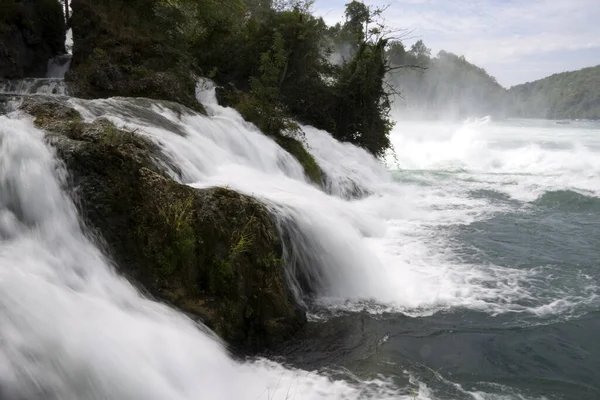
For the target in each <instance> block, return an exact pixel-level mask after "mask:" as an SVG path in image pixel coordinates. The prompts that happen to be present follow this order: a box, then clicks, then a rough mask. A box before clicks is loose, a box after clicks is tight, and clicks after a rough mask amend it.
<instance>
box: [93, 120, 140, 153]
mask: <svg viewBox="0 0 600 400" xmlns="http://www.w3.org/2000/svg"><path fill="white" fill-rule="evenodd" d="M103 133H104V135H103V136H102V144H103V145H104V146H107V147H118V146H120V145H123V144H127V143H134V142H135V139H136V135H137V129H133V130H128V129H119V128H117V127H116V126H115V124H113V123H112V122H107V123H106V124H105V126H104V132H103Z"/></svg>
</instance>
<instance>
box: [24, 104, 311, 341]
mask: <svg viewBox="0 0 600 400" xmlns="http://www.w3.org/2000/svg"><path fill="white" fill-rule="evenodd" d="M60 101H61V100H53V99H50V98H43V97H35V98H34V97H31V98H25V99H24V101H23V104H22V105H21V109H23V110H25V111H27V112H28V113H30V114H31V115H33V116H34V117H35V124H36V125H37V126H38V127H39V128H41V129H44V130H45V131H46V133H47V136H46V137H47V140H48V141H49V143H51V145H52V146H53V147H54V148H55V149H56V152H57V154H58V156H59V158H60V159H61V160H62V161H63V162H64V164H65V165H66V167H67V170H68V172H69V175H70V179H71V182H70V186H71V188H72V193H73V197H74V199H76V202H77V204H78V207H79V209H80V212H81V214H82V216H83V219H84V221H85V222H86V224H87V225H88V226H89V227H90V228H91V229H92V232H95V233H96V234H97V235H96V236H97V237H100V238H102V243H101V244H102V246H103V247H104V248H105V249H106V251H107V253H108V254H110V255H111V256H112V258H113V259H114V260H115V262H116V265H117V268H118V270H119V271H120V272H121V273H122V274H123V275H125V276H126V277H128V278H129V279H130V280H132V281H134V282H137V283H139V285H141V287H142V288H143V289H145V290H146V291H147V292H148V293H149V294H150V295H152V296H155V297H157V298H159V299H162V300H163V301H165V302H168V303H170V304H172V305H173V306H175V307H178V308H179V309H181V310H183V311H184V312H186V313H188V314H189V315H190V316H195V317H197V318H199V319H200V320H201V321H202V322H204V323H205V324H206V325H207V326H208V327H210V328H211V329H213V330H214V331H215V332H216V333H217V334H218V335H220V336H221V337H222V338H223V339H225V340H226V341H227V342H228V343H230V344H232V345H233V346H234V348H237V349H240V350H244V351H251V352H253V351H257V350H261V349H264V348H266V347H269V346H271V345H274V344H276V343H279V342H281V341H283V340H285V339H287V338H290V337H291V336H292V335H293V334H294V333H295V332H296V331H297V330H298V329H299V328H300V327H302V326H303V324H304V323H305V321H306V317H305V315H304V311H303V310H302V309H300V307H299V306H298V305H297V304H296V302H295V300H294V296H293V295H292V293H291V291H290V290H289V289H288V287H287V284H286V276H285V265H284V261H283V260H282V259H281V257H282V244H281V238H280V236H279V233H278V231H277V229H276V225H275V222H274V220H273V218H272V216H271V215H270V213H269V212H268V210H267V209H266V207H265V206H264V205H263V204H262V203H260V202H259V201H257V200H256V199H254V198H252V197H250V196H246V195H243V194H240V193H237V192H235V191H232V190H229V189H225V188H211V189H195V188H192V187H190V186H186V185H182V184H180V183H177V182H176V181H174V180H173V179H171V178H169V177H168V175H167V174H166V173H164V169H163V168H162V167H161V165H166V162H167V161H168V160H165V159H164V157H163V156H162V154H161V152H160V149H159V148H158V147H157V146H156V145H154V144H153V143H151V142H149V141H148V140H147V139H145V138H144V137H143V136H142V135H140V134H139V133H138V132H134V131H127V130H122V129H118V128H116V127H115V126H114V125H113V124H112V123H111V122H109V121H108V120H106V119H103V118H99V119H97V120H95V121H93V122H91V123H87V122H83V121H82V120H81V117H80V115H79V113H78V112H77V111H76V110H74V109H72V108H69V107H68V106H67V105H65V104H66V103H60ZM174 134H175V133H174Z"/></svg>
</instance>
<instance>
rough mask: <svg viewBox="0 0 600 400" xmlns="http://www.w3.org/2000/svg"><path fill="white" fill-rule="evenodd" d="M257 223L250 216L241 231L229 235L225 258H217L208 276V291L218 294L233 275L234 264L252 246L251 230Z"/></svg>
mask: <svg viewBox="0 0 600 400" xmlns="http://www.w3.org/2000/svg"><path fill="white" fill-rule="evenodd" d="M257 223H258V221H257V219H256V217H255V216H254V215H252V216H251V217H250V218H249V219H248V222H246V224H245V225H244V226H243V227H242V229H239V230H235V231H234V232H233V233H232V234H231V246H230V248H229V250H228V252H227V256H226V257H225V258H217V259H216V260H215V262H214V266H213V268H212V269H211V271H210V275H209V290H210V291H211V292H212V293H219V292H221V291H222V290H224V289H225V288H226V286H227V283H228V282H229V281H230V280H231V279H232V278H233V277H234V275H235V267H236V263H237V262H238V260H239V257H240V256H241V255H242V254H245V253H247V252H248V251H249V250H250V248H251V247H252V245H253V244H254V235H253V229H254V225H255V224H257Z"/></svg>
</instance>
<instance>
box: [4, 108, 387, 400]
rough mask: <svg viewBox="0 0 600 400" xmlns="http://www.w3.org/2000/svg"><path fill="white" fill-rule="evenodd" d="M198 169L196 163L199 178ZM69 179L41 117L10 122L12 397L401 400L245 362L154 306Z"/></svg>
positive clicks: (7, 394)
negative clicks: (86, 222)
mask: <svg viewBox="0 0 600 400" xmlns="http://www.w3.org/2000/svg"><path fill="white" fill-rule="evenodd" d="M72 101H73V102H79V104H82V103H81V101H79V100H72ZM116 101H117V100H107V102H109V103H110V102H116ZM90 103H94V102H90ZM96 103H97V102H96ZM103 112H108V111H107V109H104V110H103ZM164 112H166V111H164ZM219 123H221V127H222V128H223V129H225V127H226V126H227V124H225V123H224V121H221V122H218V121H216V122H215V125H216V126H218V125H219ZM230 128H231V126H230ZM154 129H155V130H156V131H158V130H159V128H158V127H155V128H154ZM216 133H218V132H215V134H216ZM256 134H257V135H258V133H256ZM171 136H172V138H175V137H177V135H171ZM213 139H215V140H217V138H213ZM253 139H254V137H253ZM205 144H209V141H208V139H207V140H206V141H205ZM262 144H263V145H268V143H267V142H264V143H262ZM229 145H230V147H229V151H230V152H229V153H227V152H225V151H221V152H220V153H218V154H216V155H215V157H224V156H229V157H231V159H230V160H229V161H231V162H232V163H234V162H235V161H237V162H238V163H242V162H244V161H247V160H253V161H254V162H256V165H257V168H259V169H262V170H263V174H264V171H268V170H271V169H274V168H276V165H285V166H286V167H281V168H280V175H281V177H280V179H284V180H289V181H294V182H302V179H303V176H302V175H301V174H300V173H299V170H298V168H297V167H298V166H297V165H296V164H295V163H294V161H293V160H291V159H289V158H287V157H286V156H285V154H282V153H281V152H279V153H278V152H277V151H274V150H277V149H276V148H275V147H274V145H273V146H271V148H270V150H271V151H273V154H271V153H270V152H269V153H268V154H270V155H267V154H259V153H258V152H257V149H256V148H255V149H252V148H244V147H243V146H240V145H239V144H236V143H234V142H233V141H231V142H230V143H229ZM246 145H247V146H250V142H246ZM188 155H189V154H188ZM203 165H204V164H203ZM238 165H239V164H238ZM198 167H199V168H200V167H202V166H201V165H199V166H198ZM202 168H203V169H204V170H206V168H205V167H202ZM219 169H220V167H219V166H214V170H213V173H214V174H217V175H218V174H219ZM194 171H195V170H194V169H193V168H192V166H191V165H190V166H189V168H188V176H191V175H194V174H195V172H194ZM220 172H224V173H228V172H227V171H220ZM229 172H233V171H229ZM254 177H256V176H254ZM263 177H264V178H266V177H267V175H266V174H265V175H263ZM65 178H66V172H65V171H64V170H63V169H62V167H61V165H60V164H59V163H58V162H57V161H56V157H55V155H54V154H53V152H52V150H51V149H50V148H49V147H48V146H47V145H46V144H45V143H44V140H43V133H42V132H41V131H39V130H37V129H36V128H35V127H34V126H33V124H32V122H31V119H30V118H29V117H27V116H23V115H21V114H20V113H18V112H11V113H9V114H8V115H5V116H0V319H1V320H2V324H0V398H2V399H11V400H12V399H29V400H31V399H56V400H58V399H61V400H63V399H115V400H116V399H157V400H159V399H160V400H162V399H197V398H199V397H202V398H209V399H217V400H218V399H223V400H225V399H272V398H273V399H284V398H294V399H359V398H398V396H397V393H395V392H393V391H392V390H391V389H390V388H389V387H388V386H387V384H386V383H385V382H381V381H371V382H356V383H347V382H344V381H337V380H332V379H330V378H328V377H327V376H325V375H321V374H317V373H313V372H307V371H299V370H294V369H290V368H285V367H284V366H282V365H280V364H277V363H275V362H272V361H268V360H265V359H258V360H255V361H249V362H244V363H240V362H237V361H234V360H233V359H231V358H230V357H229V356H228V354H227V352H226V350H225V348H224V347H223V345H222V344H221V343H220V342H219V341H218V340H217V339H215V337H214V336H213V335H211V334H209V333H207V332H206V328H205V327H203V326H201V325H198V324H196V323H194V322H193V321H191V320H190V319H188V318H187V317H185V316H183V315H182V314H179V313H178V312H176V311H174V310H172V309H170V308H169V307H167V306H165V305H162V304H159V303H157V302H154V301H151V300H149V299H146V298H144V297H143V296H141V295H140V294H139V293H138V292H137V291H136V290H135V289H134V288H133V286H132V285H131V284H129V283H128V282H127V281H126V280H125V279H123V278H121V277H119V276H118V275H117V274H116V273H115V272H114V270H113V268H112V266H111V265H110V262H109V261H108V260H107V259H106V258H105V256H104V255H103V254H102V253H101V252H100V251H99V250H98V249H97V248H96V247H95V245H94V244H93V243H92V242H90V240H89V239H88V238H87V236H86V235H85V231H84V230H83V228H82V227H81V224H80V222H79V220H78V215H77V212H76V209H75V207H74V205H73V203H72V201H71V200H70V199H69V197H68V196H67V195H66V194H65V193H64V192H63V189H62V188H63V186H64V185H65V181H66V179H65ZM240 178H243V176H242V177H240ZM205 179H206V178H205ZM206 182H209V181H208V180H206ZM301 184H302V185H305V186H306V190H313V191H314V193H317V192H318V191H317V190H316V189H310V187H309V186H308V185H306V184H305V183H301ZM323 196H324V195H323ZM232 382H235V384H231V383H232Z"/></svg>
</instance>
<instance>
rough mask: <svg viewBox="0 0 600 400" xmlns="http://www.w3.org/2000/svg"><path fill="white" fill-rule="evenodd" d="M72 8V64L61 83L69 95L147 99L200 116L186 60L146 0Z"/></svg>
mask: <svg viewBox="0 0 600 400" xmlns="http://www.w3.org/2000/svg"><path fill="white" fill-rule="evenodd" d="M144 2H145V3H148V4H144ZM72 8H73V15H72V17H71V26H72V28H73V61H72V64H71V70H70V71H69V72H68V73H67V75H66V77H65V78H66V80H67V81H69V82H70V85H69V86H70V89H71V91H72V93H73V94H74V95H75V96H78V97H83V98H103V97H111V96H123V97H147V98H152V99H161V100H170V101H175V102H178V103H180V104H183V105H186V106H188V107H190V108H192V109H194V110H196V111H201V112H203V111H204V110H203V107H202V105H201V104H200V103H199V102H198V101H197V100H196V97H195V91H196V82H195V80H194V77H193V76H192V74H191V73H190V72H191V71H190V66H189V65H188V64H187V63H186V57H187V55H186V54H183V53H181V52H178V51H177V49H176V48H175V47H174V46H172V45H171V44H170V43H169V41H168V37H167V35H166V34H165V33H164V30H166V28H164V27H162V28H161V27H160V26H158V25H157V23H158V22H157V21H158V19H157V18H156V16H154V15H153V8H154V6H153V4H152V1H150V0H135V1H125V0H114V1H110V2H109V1H106V0H78V1H75V2H73V4H72Z"/></svg>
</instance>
